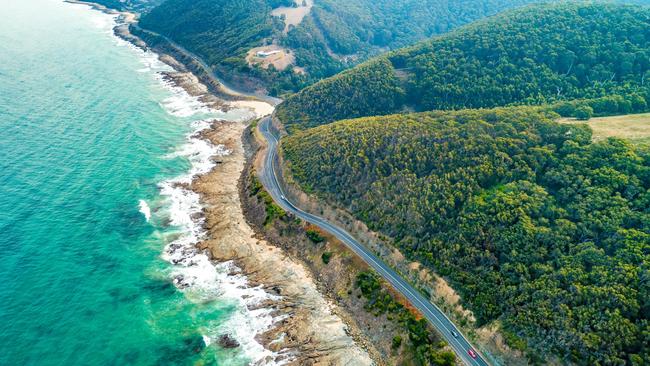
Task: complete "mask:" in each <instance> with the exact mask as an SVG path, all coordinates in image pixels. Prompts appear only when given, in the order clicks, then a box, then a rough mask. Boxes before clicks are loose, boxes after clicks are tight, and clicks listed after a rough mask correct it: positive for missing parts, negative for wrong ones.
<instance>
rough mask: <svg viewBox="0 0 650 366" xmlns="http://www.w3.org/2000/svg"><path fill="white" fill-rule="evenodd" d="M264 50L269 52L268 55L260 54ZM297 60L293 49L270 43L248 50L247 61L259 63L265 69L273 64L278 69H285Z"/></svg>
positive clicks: (253, 64) (251, 63)
mask: <svg viewBox="0 0 650 366" xmlns="http://www.w3.org/2000/svg"><path fill="white" fill-rule="evenodd" d="M260 52H263V53H267V54H269V55H268V56H260V55H259V54H258V53H260ZM295 61H296V57H295V56H294V55H293V53H292V52H291V50H287V49H284V48H282V47H280V46H278V45H269V46H262V47H255V48H252V49H251V50H249V51H248V54H247V55H246V62H248V64H249V65H250V66H255V65H259V66H260V67H262V68H263V69H268V68H269V66H271V65H273V67H275V69H276V70H280V71H282V70H284V69H286V68H287V67H289V66H290V65H293V63H294V62H295Z"/></svg>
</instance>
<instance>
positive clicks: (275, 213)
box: [249, 174, 287, 225]
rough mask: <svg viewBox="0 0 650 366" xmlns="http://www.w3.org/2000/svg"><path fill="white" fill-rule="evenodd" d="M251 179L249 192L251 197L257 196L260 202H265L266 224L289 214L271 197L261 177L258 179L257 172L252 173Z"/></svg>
mask: <svg viewBox="0 0 650 366" xmlns="http://www.w3.org/2000/svg"><path fill="white" fill-rule="evenodd" d="M249 179H250V182H249V184H250V191H249V194H250V195H251V197H256V198H257V200H258V201H259V202H263V203H264V210H265V213H266V218H265V219H264V225H268V224H270V223H272V222H273V221H274V220H275V219H281V218H284V217H285V216H286V215H287V212H286V211H285V210H283V209H282V207H280V206H278V205H277V204H276V203H275V202H274V201H273V197H271V195H270V194H269V192H268V191H267V190H266V189H264V186H262V183H261V182H260V181H259V179H257V177H256V176H255V174H251V175H250V176H249Z"/></svg>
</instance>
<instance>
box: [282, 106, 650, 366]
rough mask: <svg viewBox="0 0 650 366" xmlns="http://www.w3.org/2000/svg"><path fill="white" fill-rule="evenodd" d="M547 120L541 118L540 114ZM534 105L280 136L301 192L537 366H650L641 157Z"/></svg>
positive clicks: (647, 179) (646, 161)
mask: <svg viewBox="0 0 650 366" xmlns="http://www.w3.org/2000/svg"><path fill="white" fill-rule="evenodd" d="M549 113H550V114H549ZM556 116H557V115H555V114H553V113H552V112H547V111H545V110H543V109H541V108H535V107H511V108H499V109H494V110H464V111H456V112H453V111H452V112H427V113H418V114H403V115H392V116H384V117H372V118H362V119H357V120H350V121H342V122H337V123H333V124H329V125H325V126H320V127H317V128H312V129H309V130H306V131H301V132H297V133H295V134H294V135H291V136H288V137H286V138H285V139H283V142H282V149H283V154H284V157H285V158H286V160H287V162H288V164H289V167H290V169H291V171H292V172H293V175H294V177H295V178H296V180H297V181H298V182H299V183H300V184H301V185H302V186H303V188H304V189H305V190H306V191H308V192H311V193H316V194H318V195H320V196H322V197H324V198H326V199H329V200H332V201H336V202H338V203H340V204H341V205H343V206H345V207H347V208H348V209H349V210H350V211H351V212H352V213H353V214H354V215H356V217H358V218H359V219H361V220H362V221H364V222H365V223H367V224H368V226H369V227H370V228H371V229H372V230H376V231H379V232H381V233H383V234H385V235H387V236H389V237H390V238H392V239H393V240H394V243H395V245H396V246H397V247H399V248H400V249H401V250H402V251H403V252H404V253H406V255H407V256H408V257H410V258H411V259H415V260H419V261H422V262H423V263H424V264H425V265H427V266H429V267H431V268H433V269H434V270H435V271H436V272H437V273H439V274H441V275H444V276H446V277H447V278H448V279H449V280H450V281H451V283H452V285H453V286H454V288H455V289H456V290H458V291H459V292H460V293H461V295H462V298H463V301H464V302H465V305H466V306H467V307H469V308H470V309H471V310H472V311H473V312H474V314H475V315H476V316H477V318H478V322H479V324H486V323H490V322H492V321H495V320H500V321H501V323H502V325H503V334H504V335H505V338H506V340H507V342H508V344H510V345H511V346H512V347H514V348H518V349H522V350H526V351H527V354H528V355H529V357H530V358H531V359H532V360H533V361H536V362H543V360H544V358H545V357H546V356H548V355H554V356H558V357H559V358H560V359H565V360H568V361H572V362H576V363H577V364H580V365H643V364H650V338H649V335H650V323H649V315H650V154H649V153H648V151H640V150H635V148H633V147H632V146H631V145H630V144H628V143H626V142H624V141H621V140H615V139H611V140H607V141H602V142H599V143H591V142H590V141H591V131H590V130H589V129H588V127H584V126H583V127H579V126H576V125H566V124H558V123H555V122H553V118H554V117H556Z"/></svg>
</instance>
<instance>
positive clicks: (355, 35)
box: [105, 0, 535, 95]
mask: <svg viewBox="0 0 650 366" xmlns="http://www.w3.org/2000/svg"><path fill="white" fill-rule="evenodd" d="M105 1H113V2H116V1H115V0H105ZM532 1H535V0H467V1H463V2H446V1H440V0H402V1H394V0H358V1H347V0H317V1H315V4H314V7H313V8H312V11H311V12H310V13H309V14H308V15H307V16H306V17H305V19H304V20H303V21H302V23H300V24H299V25H298V26H297V27H292V29H290V30H289V32H288V33H287V34H283V33H282V29H283V28H284V23H283V21H282V20H281V19H280V18H277V17H273V16H271V10H272V9H274V8H277V7H279V6H291V4H293V0H237V1H231V0H196V1H189V0H167V1H165V2H164V3H163V4H162V5H160V6H158V7H156V8H155V9H153V10H152V11H151V12H149V13H148V14H145V15H144V16H143V17H142V19H141V22H140V26H141V27H142V28H145V29H148V30H152V31H155V32H157V33H161V34H163V35H165V36H167V37H169V38H170V39H172V40H174V41H175V42H177V43H179V44H180V45H181V46H183V47H185V48H186V49H188V50H190V51H192V52H194V53H195V54H197V55H199V56H200V57H201V58H202V59H204V60H205V61H206V62H207V63H208V64H209V65H210V66H212V67H213V68H214V69H215V70H217V71H219V72H220V74H221V76H222V77H225V78H228V77H229V76H232V75H229V74H234V73H239V74H245V75H247V76H250V77H253V78H256V79H258V80H260V81H261V82H262V83H264V84H266V85H268V86H269V91H270V92H271V93H272V94H276V95H277V94H281V93H284V92H287V91H297V90H299V89H301V88H302V87H304V86H306V85H309V84H311V83H313V82H315V81H317V80H320V79H321V78H324V77H327V76H331V75H334V74H335V73H337V72H339V71H341V70H343V69H345V68H348V67H350V66H353V65H355V64H357V63H358V62H360V61H363V60H365V59H367V58H368V57H370V56H372V55H376V54H379V53H381V52H385V51H387V50H389V49H394V48H398V47H402V46H405V45H408V44H412V43H414V42H416V41H419V40H422V39H425V38H427V37H429V36H431V35H433V34H438V33H441V32H446V31H448V30H450V29H452V28H454V27H457V26H459V25H463V24H466V23H468V22H471V21H473V20H476V19H479V18H481V17H484V16H487V15H492V14H495V13H497V12H499V11H501V10H503V9H507V8H511V7H514V6H518V5H522V4H527V3H530V2H532ZM271 41H275V42H277V43H279V44H282V45H284V46H286V47H288V48H290V49H292V50H293V51H294V53H295V56H296V64H297V66H300V67H302V68H304V69H305V70H306V71H307V74H306V75H300V74H296V73H295V72H293V71H292V70H291V68H289V69H286V70H284V71H281V72H280V71H274V70H270V71H267V70H262V69H261V68H256V67H249V66H248V65H247V63H246V62H245V54H246V52H247V51H248V50H249V49H251V48H253V47H256V46H260V45H263V44H264V43H265V42H267V43H268V42H271Z"/></svg>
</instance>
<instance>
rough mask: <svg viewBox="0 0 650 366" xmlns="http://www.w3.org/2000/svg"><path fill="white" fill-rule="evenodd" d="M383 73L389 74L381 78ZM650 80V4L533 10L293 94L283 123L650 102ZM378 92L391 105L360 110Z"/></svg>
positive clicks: (491, 21)
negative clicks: (600, 101) (380, 84)
mask: <svg viewBox="0 0 650 366" xmlns="http://www.w3.org/2000/svg"><path fill="white" fill-rule="evenodd" d="M380 68H381V73H383V76H382V75H377V73H376V72H375V70H378V69H380ZM342 78H345V79H347V80H355V84H356V85H359V87H357V88H355V89H354V90H349V89H346V83H345V82H341V79H342ZM378 79H386V80H390V81H391V82H390V83H387V84H386V88H387V89H384V90H378V89H377V83H376V82H375V81H376V80H378ZM395 80H398V81H400V83H399V85H400V87H395ZM649 80H650V8H648V7H641V6H622V5H614V4H593V3H579V4H575V3H573V4H572V3H563V4H556V5H548V4H545V5H531V6H527V7H525V8H522V9H517V10H513V11H510V12H506V13H504V14H501V15H497V16H494V17H491V18H489V19H486V20H482V21H478V22H475V23H473V24H471V25H468V26H465V27H462V28H460V29H457V30H455V31H452V32H451V33H448V34H446V35H443V36H439V37H435V38H433V39H432V40H430V41H425V42H423V43H420V44H418V45H416V46H413V47H409V48H406V49H402V50H400V51H395V52H392V53H389V54H388V55H385V56H380V57H379V58H376V59H372V60H370V61H368V63H367V64H363V65H360V66H359V67H357V68H354V69H352V70H350V71H348V72H346V73H344V74H341V75H337V76H335V77H333V78H330V79H326V80H324V81H321V82H319V83H317V84H315V85H313V86H311V87H309V88H306V89H304V90H303V91H302V92H300V93H298V94H296V95H294V96H292V97H290V98H288V99H287V100H286V102H285V103H283V104H282V105H281V106H280V107H279V108H278V115H279V116H280V118H281V119H282V120H283V121H284V122H285V124H286V125H287V126H292V128H293V129H301V128H306V127H311V126H316V125H320V124H323V123H328V122H331V121H335V120H338V119H342V118H354V117H361V116H369V115H375V114H378V109H380V113H382V114H386V113H394V112H398V111H401V110H403V109H414V110H422V111H424V110H433V109H441V110H447V109H462V108H478V107H494V106H504V105H509V104H545V103H554V102H557V101H562V100H572V99H594V98H601V97H606V96H622V97H624V98H626V99H628V100H630V103H632V101H633V100H639V98H642V99H643V101H644V102H646V103H647V102H648V100H649V99H650V82H649ZM377 94H381V95H382V101H388V104H387V105H386V106H382V107H378V106H375V105H372V103H370V102H368V103H366V104H370V108H364V106H363V105H357V101H358V100H366V101H372V99H373V97H374V96H375V95H377ZM639 103H640V104H644V103H643V102H639ZM646 105H647V104H646Z"/></svg>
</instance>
